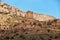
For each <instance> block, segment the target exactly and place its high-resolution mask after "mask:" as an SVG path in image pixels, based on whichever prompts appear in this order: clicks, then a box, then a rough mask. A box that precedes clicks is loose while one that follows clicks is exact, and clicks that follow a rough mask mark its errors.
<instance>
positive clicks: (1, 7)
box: [0, 3, 55, 21]
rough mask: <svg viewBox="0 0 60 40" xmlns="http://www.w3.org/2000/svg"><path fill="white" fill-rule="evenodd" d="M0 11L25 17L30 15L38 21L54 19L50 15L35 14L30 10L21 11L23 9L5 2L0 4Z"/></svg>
mask: <svg viewBox="0 0 60 40" xmlns="http://www.w3.org/2000/svg"><path fill="white" fill-rule="evenodd" d="M0 12H4V13H5V14H8V15H17V16H22V17H25V16H26V17H27V18H28V17H31V18H34V19H36V20H39V21H48V20H53V19H55V18H54V17H52V16H49V15H43V14H37V13H34V12H31V11H27V12H23V11H21V10H19V9H18V8H16V7H11V6H9V5H7V4H5V3H1V4H0Z"/></svg>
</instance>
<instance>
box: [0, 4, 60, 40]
mask: <svg viewBox="0 0 60 40" xmlns="http://www.w3.org/2000/svg"><path fill="white" fill-rule="evenodd" d="M0 40H60V19H56V18H54V17H52V16H48V15H43V14H37V13H34V12H31V11H27V12H23V11H21V10H19V9H18V8H15V7H11V6H9V5H7V4H5V3H1V4H0Z"/></svg>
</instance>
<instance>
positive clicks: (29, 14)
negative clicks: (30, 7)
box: [25, 11, 33, 19]
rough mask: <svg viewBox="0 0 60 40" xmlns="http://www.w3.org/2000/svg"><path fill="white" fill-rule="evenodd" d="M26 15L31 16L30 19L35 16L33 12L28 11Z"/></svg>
mask: <svg viewBox="0 0 60 40" xmlns="http://www.w3.org/2000/svg"><path fill="white" fill-rule="evenodd" d="M25 17H26V18H29V19H32V18H33V12H31V11H27V12H26V14H25Z"/></svg>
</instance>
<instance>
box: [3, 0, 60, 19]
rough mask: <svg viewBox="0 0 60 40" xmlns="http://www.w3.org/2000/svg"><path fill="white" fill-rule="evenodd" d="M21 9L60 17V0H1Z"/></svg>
mask: <svg viewBox="0 0 60 40" xmlns="http://www.w3.org/2000/svg"><path fill="white" fill-rule="evenodd" d="M2 2H4V3H7V4H9V5H11V6H15V7H17V8H19V9H21V10H22V11H24V12H26V11H28V10H30V11H33V12H36V13H40V14H47V15H51V16H54V17H56V18H60V0H2Z"/></svg>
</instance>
